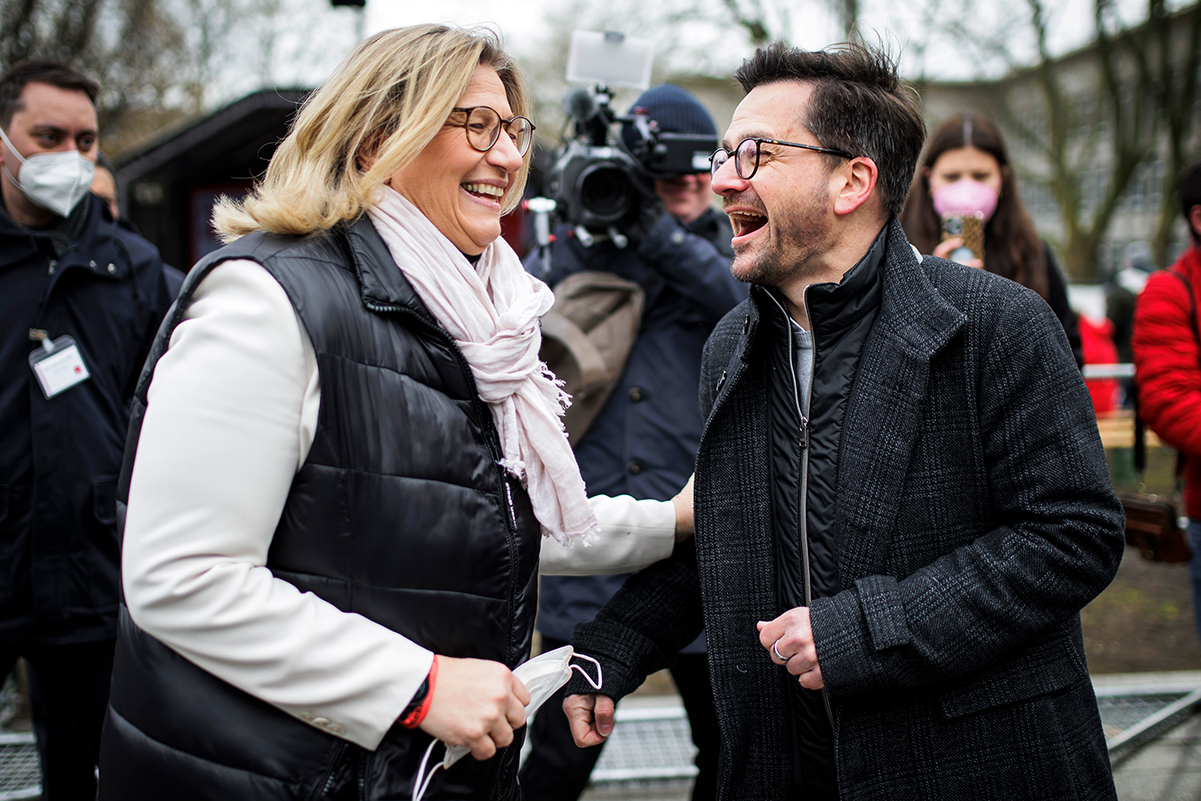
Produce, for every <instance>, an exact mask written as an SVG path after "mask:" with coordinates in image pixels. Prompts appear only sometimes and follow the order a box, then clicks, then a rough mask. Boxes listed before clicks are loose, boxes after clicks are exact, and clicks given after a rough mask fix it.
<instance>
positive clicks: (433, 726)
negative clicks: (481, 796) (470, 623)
mask: <svg viewBox="0 0 1201 801" xmlns="http://www.w3.org/2000/svg"><path fill="white" fill-rule="evenodd" d="M529 701H530V694H529V692H528V691H527V690H526V689H525V685H524V684H522V683H521V680H520V679H518V678H517V677H516V676H514V675H513V672H512V671H511V670H509V669H508V668H507V667H505V666H504V665H502V664H501V663H500V662H492V661H489V660H486V659H455V658H453V657H449V656H439V657H438V679H437V682H436V683H435V684H434V694H433V697H432V698H431V699H430V710H429V712H428V713H427V714H426V716H425V720H423V721H421V726H420V728H421V730H422V731H424V732H425V733H426V734H429V735H431V736H433V737H436V738H438V739H439V740H441V741H442V742H444V743H447V744H448V745H465V746H467V747H469V748H470V749H471V755H472V756H473V757H475V758H476V759H488V758H490V757H492V756H493V755H494V754H495V753H496V749H498V748H504V747H505V746H507V745H509V744H510V743H512V742H513V730H514V729H520V728H521V727H522V726H524V725H525V705H526V704H528V703H529Z"/></svg>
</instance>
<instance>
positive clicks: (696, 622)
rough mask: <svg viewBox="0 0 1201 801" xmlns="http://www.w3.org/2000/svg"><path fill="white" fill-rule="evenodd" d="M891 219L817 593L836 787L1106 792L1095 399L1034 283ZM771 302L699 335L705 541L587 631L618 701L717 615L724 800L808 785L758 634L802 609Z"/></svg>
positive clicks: (1103, 524) (1103, 558)
mask: <svg viewBox="0 0 1201 801" xmlns="http://www.w3.org/2000/svg"><path fill="white" fill-rule="evenodd" d="M888 238H889V239H888V247H887V253H886V256H885V259H884V262H883V265H882V266H881V269H882V270H883V282H884V283H883V286H884V291H883V300H882V302H881V306H880V309H879V312H878V316H877V318H876V321H875V324H874V326H873V327H872V330H871V332H870V334H868V336H867V339H866V340H865V342H864V346H863V351H862V354H861V357H860V360H859V367H858V374H857V375H856V377H855V380H854V382H853V384H852V390H851V395H850V398H849V401H848V403H847V408H846V416H845V420H844V424H843V429H842V431H843V433H842V437H841V442H840V446H839V458H838V465H837V483H836V487H837V502H836V504H835V512H834V525H833V529H832V530H833V532H834V535H835V542H836V550H837V559H838V572H839V575H838V586H839V590H840V591H839V592H837V593H836V594H834V595H832V596H829V597H823V598H818V599H815V600H814V601H813V604H812V606H811V614H812V621H813V627H814V636H815V641H816V644H817V652H818V659H819V661H820V664H821V669H822V675H823V678H824V680H825V683H826V687H827V692H828V697H829V700H830V702H831V707H832V711H833V719H834V731H835V755H836V756H835V763H836V771H837V776H838V786H839V794H840V798H841V799H842V801H859V799H884V798H887V799H921V800H922V801H927V800H929V801H933V800H935V799H969V800H970V801H984V800H985V799H998V800H999V799H1005V800H1006V801H1011V800H1012V799H1065V801H1066V799H1073V801H1076V800H1078V799H1112V798H1114V797H1115V795H1114V788H1113V780H1112V776H1111V772H1110V767H1109V760H1108V757H1107V754H1106V750H1105V741H1104V736H1103V734H1102V730H1101V723H1100V719H1099V716H1098V714H1097V705H1096V699H1095V698H1094V696H1093V691H1092V686H1091V683H1090V681H1089V677H1088V670H1087V667H1086V665H1085V660H1084V649H1083V642H1082V638H1081V633H1080V617H1079V610H1080V609H1081V607H1083V606H1084V605H1085V604H1086V603H1088V601H1089V600H1090V599H1092V598H1093V597H1094V596H1096V595H1097V593H1099V592H1100V591H1101V590H1102V589H1103V588H1104V587H1105V586H1106V585H1107V584H1108V583H1109V582H1110V580H1111V579H1112V578H1113V575H1114V572H1115V571H1116V570H1117V566H1118V563H1119V561H1120V559H1121V555H1122V549H1123V537H1122V512H1121V507H1120V505H1119V504H1118V502H1117V500H1116V498H1115V497H1114V494H1113V491H1112V488H1111V486H1110V479H1109V474H1108V471H1107V468H1106V463H1105V456H1104V452H1103V450H1102V447H1101V442H1100V438H1099V436H1098V433H1097V426H1096V422H1095V420H1094V417H1093V412H1092V406H1091V404H1090V402H1089V396H1088V393H1087V391H1086V389H1085V386H1084V383H1083V381H1082V380H1081V377H1080V374H1079V372H1078V370H1077V369H1076V366H1075V364H1074V363H1073V361H1072V357H1071V354H1070V353H1069V352H1068V350H1067V346H1066V342H1065V341H1064V339H1063V332H1062V330H1061V328H1060V325H1059V322H1058V321H1057V320H1056V319H1055V316H1054V315H1053V314H1052V313H1051V311H1050V310H1049V309H1048V308H1047V306H1046V304H1045V303H1044V302H1043V301H1042V300H1041V299H1040V298H1038V296H1037V295H1035V294H1034V293H1032V292H1030V291H1028V290H1026V289H1024V288H1022V287H1020V286H1019V285H1017V284H1015V283H1013V282H1011V281H1008V280H1006V279H1003V278H998V277H997V276H994V275H990V274H989V273H986V272H984V271H981V270H972V269H969V268H965V267H962V266H960V265H956V264H952V263H951V262H948V261H943V260H941V259H934V258H926V259H924V260H922V261H921V262H920V263H919V261H918V259H917V257H916V255H915V252H914V251H913V249H912V248H911V247H910V246H909V244H908V243H907V242H906V241H905V238H904V234H903V233H902V232H901V229H900V226H899V225H898V224H896V223H895V222H894V223H892V224H891V228H890V230H889V232H888ZM763 301H764V297H763V293H762V290H760V289H755V290H753V291H752V297H751V299H750V300H749V301H748V302H747V303H745V304H743V305H741V306H739V307H738V308H736V309H735V310H734V311H733V312H731V313H730V314H729V315H728V316H727V317H726V319H725V320H724V321H723V322H722V323H721V324H720V325H719V326H718V328H717V329H716V330H715V331H714V334H713V336H712V338H711V339H710V341H709V345H708V348H707V353H706V364H705V372H704V374H703V375H702V379H701V381H702V389H701V402H702V411H704V412H705V413H707V414H708V422H707V424H706V430H705V434H704V439H703V440H702V443H701V448H700V452H699V454H698V457H697V472H696V529H697V533H696V537H695V547H691V546H688V545H686V546H682V547H679V548H677V549H676V553H675V554H674V555H673V556H672V558H670V559H668V560H666V561H664V562H661V563H659V564H658V565H655V566H653V567H652V568H650V569H648V570H645V571H643V572H642V573H640V574H638V575H636V576H635V577H633V578H632V579H631V580H630V581H629V582H627V583H626V585H625V587H624V588H623V589H622V591H621V592H620V593H618V595H616V596H615V597H614V598H613V600H612V601H611V602H610V604H609V606H607V607H606V608H605V610H603V611H602V612H601V614H600V615H598V617H597V619H596V621H595V622H593V623H591V624H586V625H582V626H580V627H579V628H577V633H576V637H575V640H574V644H575V645H576V647H577V649H578V650H581V651H583V652H585V653H589V654H593V655H596V656H598V657H601V658H602V662H603V664H604V677H605V691H606V694H609V695H612V696H614V697H621V696H623V695H624V694H626V693H628V692H630V691H631V690H632V689H634V688H635V687H637V686H638V684H639V683H641V681H642V679H643V677H645V676H646V675H647V674H649V673H650V672H652V671H654V670H657V669H659V668H660V667H662V666H663V665H664V664H667V663H669V662H670V660H671V659H672V658H673V657H674V654H675V652H676V651H677V650H678V648H679V647H681V646H682V645H683V644H685V643H687V642H688V641H689V640H690V639H691V637H693V636H694V635H695V633H696V631H697V630H699V629H700V627H701V625H702V614H701V611H702V609H703V625H704V627H705V629H706V631H707V634H708V638H709V661H710V666H711V669H712V677H713V691H714V694H715V696H716V701H717V709H718V714H719V717H720V722H721V733H722V738H723V741H722V747H723V754H722V764H721V769H720V777H721V778H720V782H721V789H720V794H721V798H723V799H735V798H736V799H790V798H797V797H799V795H798V792H797V789H796V786H795V783H794V781H795V776H794V775H793V755H792V752H791V749H792V747H793V745H792V740H791V733H790V727H789V723H788V721H787V720H786V712H787V710H788V709H789V704H788V703H787V698H786V693H787V691H788V687H787V684H786V682H789V681H795V679H794V678H792V677H790V676H789V675H788V674H787V673H786V672H785V671H784V669H783V668H781V667H778V666H776V665H774V664H772V662H771V661H770V659H769V658H768V655H767V653H766V652H765V651H764V649H763V647H762V646H761V645H760V644H759V642H758V635H757V632H756V628H755V623H756V621H760V620H771V619H772V618H774V617H776V616H778V615H779V614H781V613H782V612H783V611H785V610H783V609H781V608H779V607H780V604H779V602H778V600H777V591H776V588H777V581H776V565H775V560H776V551H775V548H774V547H773V519H772V503H771V489H770V481H771V450H770V448H771V443H770V442H769V435H768V431H769V425H768V422H769V421H768V419H767V416H768V413H769V412H768V403H767V402H766V400H765V399H766V398H767V396H768V391H767V387H768V382H770V381H772V380H774V379H773V376H772V375H771V374H770V372H771V371H770V369H769V368H768V363H769V360H768V359H765V358H762V353H763V352H764V351H763V348H764V343H763V342H761V341H759V340H761V339H762V338H763V337H764V336H766V333H765V332H766V331H767V328H768V327H767V326H761V325H760V322H761V319H760V303H762V302H763ZM814 469H819V468H816V467H815V468H814ZM573 689H575V688H574V687H573ZM579 691H583V689H582V688H581V689H580V690H579Z"/></svg>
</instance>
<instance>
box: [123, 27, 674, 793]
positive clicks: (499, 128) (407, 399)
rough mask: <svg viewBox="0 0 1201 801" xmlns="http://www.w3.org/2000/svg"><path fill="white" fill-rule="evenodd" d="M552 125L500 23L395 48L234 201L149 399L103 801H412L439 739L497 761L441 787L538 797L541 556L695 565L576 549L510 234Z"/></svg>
mask: <svg viewBox="0 0 1201 801" xmlns="http://www.w3.org/2000/svg"><path fill="white" fill-rule="evenodd" d="M528 107H529V105H528V100H527V94H526V90H525V88H524V86H523V83H522V80H521V78H520V76H519V73H518V72H517V70H516V68H515V67H514V65H513V64H512V63H511V61H510V60H509V59H508V57H507V56H506V55H505V54H504V53H503V52H502V51H501V49H500V47H499V45H498V43H497V42H496V40H495V38H494V37H493V36H491V35H490V34H487V33H476V32H469V31H463V30H459V29H454V28H448V27H444V26H418V27H413V28H406V29H400V30H395V31H388V32H385V33H382V34H379V35H377V36H375V37H373V38H371V39H369V40H367V41H365V42H364V43H362V44H361V45H360V46H359V47H358V48H357V49H356V50H355V51H354V52H353V53H352V54H351V55H350V56H349V57H348V58H347V59H346V61H345V62H344V63H343V64H342V65H341V67H340V68H339V69H338V71H337V72H336V74H335V75H334V76H333V77H332V78H331V79H330V80H329V82H328V83H327V84H326V85H325V86H323V87H322V88H321V89H319V90H318V91H317V92H316V93H315V94H314V95H313V96H312V97H311V98H310V99H309V100H308V101H307V103H306V104H305V106H304V108H303V109H302V111H301V113H300V114H299V116H298V118H297V120H296V123H295V126H294V128H293V130H292V132H291V133H290V134H289V135H288V137H287V138H286V139H285V140H284V142H283V143H282V144H281V145H280V148H279V150H278V152H277V154H276V156H275V157H274V159H273V160H272V162H271V164H270V166H269V168H268V170H267V174H266V176H265V179H264V180H263V182H262V184H261V185H260V186H259V187H258V188H257V189H256V191H255V192H254V193H253V194H252V195H251V196H250V197H249V198H248V199H247V200H246V201H245V202H244V203H243V204H241V205H238V204H236V203H233V202H229V201H225V202H223V203H222V204H221V205H220V206H219V208H218V210H217V212H216V214H215V221H216V223H217V225H218V228H219V230H221V231H222V232H223V234H224V235H225V237H226V238H227V239H228V240H230V241H231V242H232V243H231V244H229V245H227V246H226V247H225V248H223V249H221V250H219V251H218V252H216V253H215V254H213V255H212V256H210V257H208V258H206V259H205V260H204V261H202V262H201V263H200V264H198V265H197V266H196V267H195V268H194V269H193V271H192V275H191V277H190V278H189V280H188V282H187V284H186V285H185V287H184V289H183V291H182V294H181V296H180V300H179V303H178V304H177V308H176V309H175V311H174V314H173V316H172V317H171V318H170V319H169V320H168V322H167V323H166V324H165V326H164V329H163V332H162V333H160V336H159V340H158V342H157V343H156V346H155V349H154V351H153V353H152V354H151V357H150V359H149V361H148V363H147V368H146V371H145V372H144V374H143V377H142V381H141V384H140V386H139V390H138V405H137V408H136V410H135V418H136V419H135V422H134V425H133V427H132V429H131V437H130V445H129V447H128V452H129V453H130V454H131V455H132V454H135V453H136V458H134V459H132V460H127V462H132V468H129V467H127V469H126V475H125V480H124V482H123V485H124V486H125V487H127V492H128V496H127V497H128V514H127V518H126V525H125V535H124V546H123V548H124V549H123V570H124V589H125V595H126V600H127V604H128V615H126V616H124V617H123V619H122V623H121V633H120V639H119V644H118V647H117V657H116V666H115V669H114V676H113V689H112V694H111V702H110V708H109V713H108V718H107V720H106V724H105V738H104V743H103V748H102V752H103V753H102V758H101V763H102V764H101V797H102V798H105V799H121V801H131V800H132V799H167V798H170V799H173V800H177V799H233V798H236V799H240V798H247V799H250V798H253V799H256V800H262V799H301V798H303V799H317V798H322V799H330V798H355V799H392V798H409V797H411V795H412V792H413V786H414V783H415V780H416V774H417V772H418V763H419V762H420V760H421V757H422V754H423V753H424V752H425V750H426V747H427V745H428V744H429V743H430V742H431V741H432V738H437V739H440V740H443V741H444V742H446V743H448V744H452V745H463V746H467V747H469V748H470V749H471V754H472V756H473V757H475V759H463V760H461V761H460V762H459V763H458V764H456V765H455V766H454V767H453V768H451V769H450V770H448V771H446V772H445V773H443V774H439V777H438V780H437V781H435V782H434V783H433V785H432V786H431V789H430V792H429V793H428V794H427V797H428V798H439V799H452V798H454V799H459V798H462V799H467V798H471V799H483V798H496V799H504V798H510V797H514V796H515V795H516V793H517V790H516V781H515V775H516V768H517V751H518V749H517V748H516V747H514V745H515V743H514V738H515V731H517V730H520V727H522V726H523V725H524V723H525V712H524V708H523V707H524V704H525V703H526V702H527V701H528V700H529V695H528V693H527V691H526V688H525V687H524V686H523V685H522V684H521V682H520V681H519V680H517V679H516V678H515V677H514V676H513V674H512V673H511V668H513V667H515V666H516V665H517V664H518V663H520V662H521V661H523V660H524V659H525V658H526V657H527V656H528V653H529V646H530V639H531V634H532V631H533V617H534V610H535V606H536V604H535V593H536V582H537V573H538V565H539V552H540V549H541V550H542V551H543V552H544V553H546V552H548V549H549V553H548V558H549V559H550V560H551V561H554V562H555V563H556V565H557V567H558V568H559V569H565V570H570V569H574V568H573V565H577V564H578V563H582V562H584V561H588V560H589V559H590V560H591V562H592V565H591V566H592V567H601V568H603V569H606V570H613V571H621V570H628V569H631V567H637V566H639V565H641V564H645V563H648V562H649V561H653V560H654V559H655V558H661V557H662V556H665V555H666V553H668V552H670V550H671V542H670V539H668V540H666V541H665V540H664V539H662V538H660V539H658V540H655V541H651V542H649V543H646V544H645V545H639V546H632V545H630V544H629V543H630V541H632V540H634V539H636V538H631V537H621V538H620V539H622V540H623V542H620V543H616V544H614V545H613V547H611V548H608V549H607V550H606V549H605V548H604V547H601V548H589V549H582V548H572V549H566V548H563V547H561V544H571V543H573V542H576V541H579V540H586V539H588V538H591V537H594V536H595V535H596V534H597V533H598V525H597V521H596V517H595V515H594V512H593V510H592V508H591V507H590V506H589V504H588V502H587V500H586V498H585V495H584V487H583V483H582V482H581V480H580V477H579V471H578V468H577V467H576V465H575V462H574V459H573V458H572V454H571V449H570V447H569V446H568V444H567V441H566V439H565V437H564V436H563V433H562V429H561V425H560V421H559V413H560V411H561V408H562V404H563V402H564V398H563V397H562V395H561V392H560V390H559V388H558V386H557V385H556V384H555V383H554V381H553V376H550V375H548V374H547V373H546V372H545V370H544V369H543V368H542V366H541V365H540V364H539V362H538V360H537V352H538V337H539V335H538V317H539V316H540V315H541V314H542V313H543V312H544V311H546V309H548V308H549V306H550V304H551V302H552V300H553V299H552V296H551V294H550V292H549V290H548V289H547V288H546V287H545V286H544V285H543V284H541V283H540V282H538V281H537V280H535V279H532V278H530V277H529V276H528V275H527V274H526V273H525V272H524V271H523V270H522V268H521V265H520V263H519V261H518V259H517V257H516V255H515V254H514V253H513V252H512V250H511V249H509V247H508V246H507V245H505V244H504V242H503V240H501V239H500V238H499V235H500V216H501V215H502V214H503V213H505V212H506V211H508V210H510V209H512V208H513V207H514V206H515V205H516V203H517V202H518V201H519V199H520V197H521V192H522V187H523V185H524V183H525V177H526V173H527V170H528V164H529V157H530V145H531V141H532V135H533V125H532V124H531V123H530V121H529V119H528V118H527V116H526V115H527V114H528ZM135 449H136V450H135ZM643 508H644V507H643ZM640 514H642V513H640ZM654 514H657V515H659V516H660V517H661V518H662V517H663V516H666V517H667V519H669V520H672V519H674V511H673V509H672V507H671V506H670V505H665V506H663V507H662V508H659V509H658V510H652V515H654ZM669 525H670V524H669ZM543 535H546V536H545V537H544V536H543ZM543 542H547V543H549V546H547V547H542V543H543ZM605 553H607V554H608V561H607V562H606V561H605V559H604V558H600V557H603V554H605ZM598 555H600V556H598Z"/></svg>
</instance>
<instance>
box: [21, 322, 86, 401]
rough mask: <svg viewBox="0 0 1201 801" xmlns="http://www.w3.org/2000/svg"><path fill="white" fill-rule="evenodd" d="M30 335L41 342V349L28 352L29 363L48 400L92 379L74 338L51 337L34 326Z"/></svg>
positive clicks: (30, 330)
mask: <svg viewBox="0 0 1201 801" xmlns="http://www.w3.org/2000/svg"><path fill="white" fill-rule="evenodd" d="M29 338H30V339H31V340H33V341H35V342H40V343H41V344H42V349H41V350H35V351H34V352H33V353H30V354H29V366H30V368H31V369H32V370H33V374H34V375H35V376H36V377H37V379H38V385H39V386H40V387H41V388H42V394H43V395H45V396H46V399H47V400H49V399H50V398H53V397H55V396H56V395H59V394H62V393H63V392H66V391H67V390H68V389H70V388H71V387H73V386H75V385H76V384H82V383H83V382H84V381H87V380H88V379H89V378H91V373H89V372H88V366H87V365H86V364H84V361H83V354H81V353H80V352H79V346H78V345H76V344H75V340H74V339H72V338H71V337H69V336H61V337H59V338H58V339H51V338H50V335H49V334H48V333H46V332H45V331H42V330H41V329H38V328H31V329H29Z"/></svg>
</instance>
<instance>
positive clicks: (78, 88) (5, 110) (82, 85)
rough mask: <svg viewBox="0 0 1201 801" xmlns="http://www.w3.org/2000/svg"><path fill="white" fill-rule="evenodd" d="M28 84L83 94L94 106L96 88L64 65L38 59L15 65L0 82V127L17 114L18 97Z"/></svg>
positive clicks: (19, 104) (97, 94)
mask: <svg viewBox="0 0 1201 801" xmlns="http://www.w3.org/2000/svg"><path fill="white" fill-rule="evenodd" d="M31 83H44V84H49V85H50V86H55V87H58V88H59V89H66V90H68V91H73V92H83V93H84V94H85V95H87V96H88V100H90V101H92V105H93V106H94V105H96V100H97V98H99V97H100V84H98V83H96V82H95V81H93V80H92V79H91V78H89V77H88V76H86V75H84V74H83V73H82V72H79V71H77V70H75V69H73V68H71V67H68V66H67V65H66V64H63V63H62V62H59V61H50V60H48V59H42V58H31V59H26V60H25V61H18V62H17V63H16V64H13V65H12V68H11V69H10V70H9V71H8V72H7V73H6V74H5V75H4V77H3V78H0V126H3V127H4V128H5V129H7V128H8V124H9V123H10V122H12V119H13V115H14V114H16V113H17V112H18V111H20V110H21V105H22V104H21V93H22V92H24V91H25V87H26V86H28V85H29V84H31Z"/></svg>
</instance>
